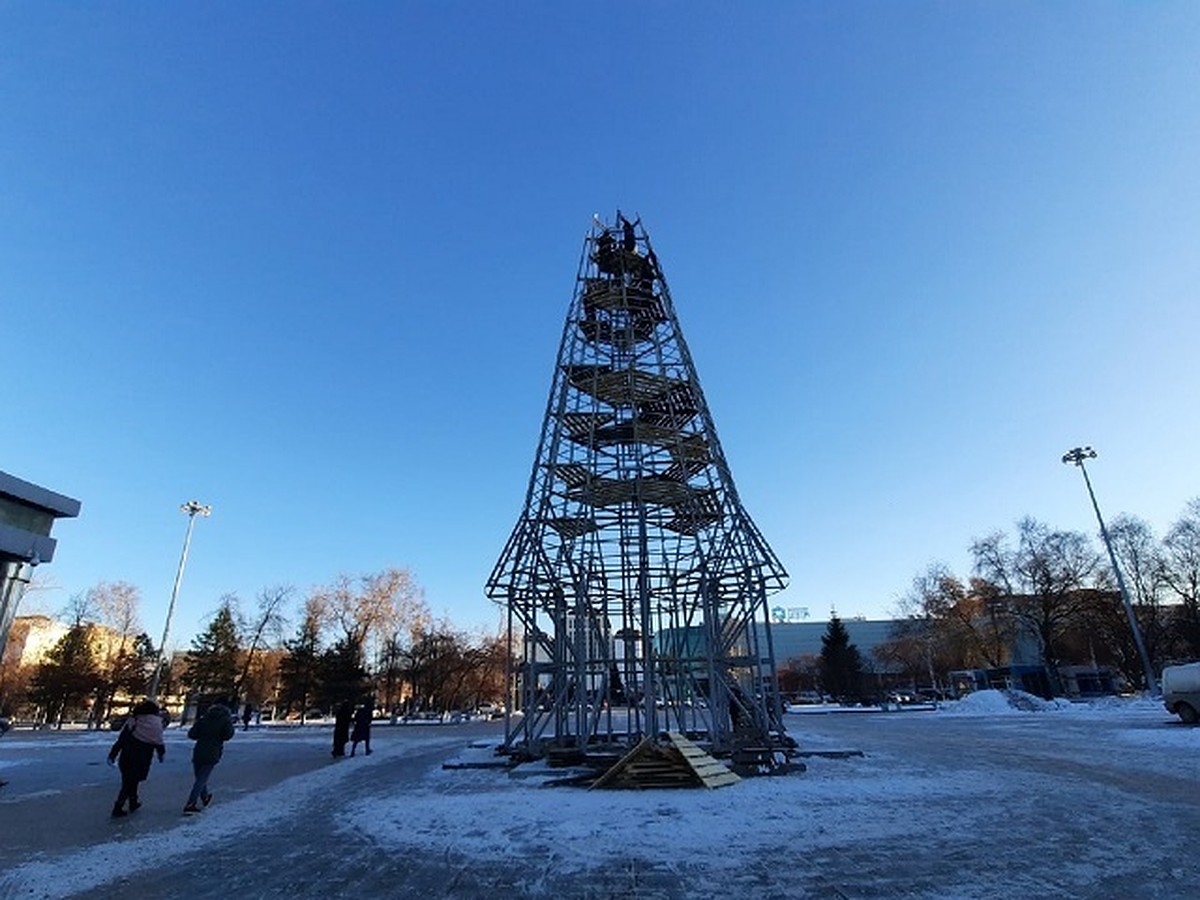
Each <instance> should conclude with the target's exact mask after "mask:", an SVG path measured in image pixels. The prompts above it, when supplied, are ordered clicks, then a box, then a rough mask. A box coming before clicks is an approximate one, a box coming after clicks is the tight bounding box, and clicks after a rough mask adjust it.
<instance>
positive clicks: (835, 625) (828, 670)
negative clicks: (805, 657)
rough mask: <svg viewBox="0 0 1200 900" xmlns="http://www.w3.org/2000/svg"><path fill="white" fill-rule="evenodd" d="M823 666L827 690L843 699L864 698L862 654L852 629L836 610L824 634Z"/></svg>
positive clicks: (822, 674)
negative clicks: (852, 634)
mask: <svg viewBox="0 0 1200 900" xmlns="http://www.w3.org/2000/svg"><path fill="white" fill-rule="evenodd" d="M820 669H821V682H822V684H823V685H824V687H825V692H826V693H827V694H832V695H833V697H834V699H836V700H838V701H839V702H843V703H844V702H848V701H857V700H861V699H862V680H863V665H862V656H861V655H860V654H859V652H858V647H856V646H855V645H854V644H852V643H850V632H848V631H847V630H846V626H845V625H843V624H842V620H841V619H839V618H838V617H837V615H836V614H834V615H832V616H830V618H829V626H828V627H827V628H826V629H825V634H824V635H823V636H822V637H821V659H820Z"/></svg>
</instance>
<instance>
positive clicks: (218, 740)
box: [183, 703, 233, 813]
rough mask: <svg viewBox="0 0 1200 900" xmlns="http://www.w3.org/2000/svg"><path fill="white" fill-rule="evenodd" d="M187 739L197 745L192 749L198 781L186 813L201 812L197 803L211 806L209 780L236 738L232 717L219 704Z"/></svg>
mask: <svg viewBox="0 0 1200 900" xmlns="http://www.w3.org/2000/svg"><path fill="white" fill-rule="evenodd" d="M188 737H190V738H191V739H192V740H193V741H195V742H196V746H195V747H193V748H192V771H193V772H194V773H195V775H196V781H195V783H194V784H193V785H192V792H191V793H190V794H189V795H188V801H187V804H186V805H185V806H184V807H183V811H184V812H185V813H197V812H200V807H199V806H197V805H196V801H200V802H201V803H203V804H204V805H205V806H208V804H210V803H212V794H211V793H210V792H209V790H208V777H209V776H210V775H211V774H212V771H213V769H215V768H216V767H217V763H219V762H220V761H221V751H222V750H224V748H225V742H226V741H227V740H229V739H230V738H231V737H233V716H231V715H230V714H229V710H228V709H227V708H226V707H224V706H222V705H221V704H220V703H215V704H213V705H212V706H210V707H209V708H208V712H206V713H205V714H204V716H203V718H200V719H197V720H196V723H195V724H194V725H193V726H192V727H191V728H189V729H188Z"/></svg>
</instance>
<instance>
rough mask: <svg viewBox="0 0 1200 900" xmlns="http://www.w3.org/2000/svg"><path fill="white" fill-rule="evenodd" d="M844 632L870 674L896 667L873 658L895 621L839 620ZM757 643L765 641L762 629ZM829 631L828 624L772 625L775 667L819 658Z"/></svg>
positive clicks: (888, 638)
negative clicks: (793, 660) (794, 660)
mask: <svg viewBox="0 0 1200 900" xmlns="http://www.w3.org/2000/svg"><path fill="white" fill-rule="evenodd" d="M841 622H842V624H843V625H844V626H846V632H847V633H848V634H849V635H850V643H852V644H853V645H854V646H855V647H857V648H858V652H859V653H860V654H861V655H862V658H863V663H864V664H865V665H866V667H867V669H869V670H870V671H873V672H888V671H891V670H892V669H894V668H895V667H894V666H893V665H892V664H890V663H884V662H883V661H882V660H880V659H878V658H877V657H876V656H875V648H876V647H878V646H879V645H880V644H884V643H886V642H887V641H888V640H890V639H891V637H892V629H893V628H895V626H896V625H897V624H898V622H899V620H897V619H842V620H841ZM758 629H759V632H760V635H759V643H760V644H762V642H763V641H764V640H765V635H764V634H762V632H763V631H764V629H763V626H762V625H761V624H759V626H758ZM828 629H829V623H828V622H796V621H787V622H778V621H777V622H772V623H771V640H772V641H773V642H774V644H775V664H776V665H778V666H782V665H783V664H784V663H786V662H787V661H788V660H789V659H797V658H799V657H801V656H820V655H821V638H823V637H824V636H825V632H826V631H827V630H828Z"/></svg>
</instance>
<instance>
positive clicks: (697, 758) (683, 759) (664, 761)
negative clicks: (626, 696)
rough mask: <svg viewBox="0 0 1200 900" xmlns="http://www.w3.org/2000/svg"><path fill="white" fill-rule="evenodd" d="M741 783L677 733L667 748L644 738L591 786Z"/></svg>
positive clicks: (619, 786) (697, 785)
mask: <svg viewBox="0 0 1200 900" xmlns="http://www.w3.org/2000/svg"><path fill="white" fill-rule="evenodd" d="M736 781H741V779H740V778H739V777H738V776H737V775H735V774H734V773H733V772H730V771H729V769H727V768H726V767H725V766H724V765H723V764H722V763H720V762H718V761H717V760H715V759H713V758H712V757H711V756H709V755H708V754H707V753H705V752H704V751H703V750H701V749H700V748H699V747H697V746H696V745H695V744H693V743H692V742H691V741H689V740H688V739H687V738H685V737H684V736H683V735H681V734H679V733H678V732H669V733H668V734H667V745H666V746H662V745H659V744H658V743H657V742H656V741H655V740H654V739H653V738H652V737H645V738H643V739H642V740H641V741H640V742H639V743H638V745H637V746H636V747H634V748H633V749H632V750H630V751H629V752H628V753H626V754H625V755H624V756H623V757H621V759H619V760H618V761H617V762H616V763H615V764H614V765H613V766H612V767H611V768H609V770H608V771H607V772H605V773H604V774H603V775H601V776H600V777H599V778H597V779H596V780H595V781H594V782H592V785H591V787H589V788H588V790H594V789H596V788H669V787H707V788H718V787H724V786H726V785H729V784H733V783H734V782H736Z"/></svg>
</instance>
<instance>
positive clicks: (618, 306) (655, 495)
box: [487, 213, 792, 768]
mask: <svg viewBox="0 0 1200 900" xmlns="http://www.w3.org/2000/svg"><path fill="white" fill-rule="evenodd" d="M786 579H787V573H786V572H785V571H784V569H783V566H782V565H781V564H780V563H779V560H778V559H776V557H775V555H774V554H773V553H772V551H771V549H770V548H769V547H768V546H767V543H766V541H765V540H764V539H763V537H762V535H761V534H760V533H759V531H758V529H757V528H756V527H755V525H754V523H753V522H752V521H751V519H750V516H749V515H748V514H747V512H746V511H745V509H744V508H743V507H742V504H741V501H740V499H739V498H738V494H737V489H736V488H735V486H734V483H733V476H732V475H731V473H730V470H729V466H728V464H727V463H726V461H725V456H724V453H723V452H722V450H721V445H720V442H719V440H718V439H717V432H716V428H715V426H714V424H713V420H712V416H711V415H710V413H709V410H708V406H707V404H706V402H705V399H704V393H703V391H702V390H701V389H700V382H699V379H698V377H697V374H696V367H695V365H694V364H693V362H692V358H691V355H690V353H689V351H688V348H687V344H686V343H685V342H684V338H683V333H682V331H681V330H680V327H679V322H678V320H677V318H676V315H675V309H674V305H673V304H672V301H671V295H670V291H669V290H668V288H667V282H666V278H665V277H664V275H663V272H662V269H661V267H660V265H659V262H658V259H657V257H656V255H655V253H654V250H653V248H652V247H651V245H650V239H649V236H648V235H647V234H646V232H645V230H644V229H643V228H641V227H640V222H629V221H628V220H626V219H625V218H624V217H622V216H621V215H620V213H618V215H617V221H616V223H615V224H613V225H611V226H610V225H606V224H603V223H601V222H599V221H598V220H597V221H596V222H595V224H594V226H593V228H592V229H591V231H590V232H589V234H588V235H587V237H586V238H585V241H584V247H583V255H582V260H581V263H580V267H579V272H578V276H577V278H576V288H575V293H574V297H573V299H572V301H571V305H570V308H569V310H568V312H567V318H566V323H565V326H564V329H563V336H562V342H561V345H560V348H559V353H558V360H557V365H556V366H555V370H554V378H553V381H552V384H551V388H550V396H549V400H548V402H547V406H546V414H545V419H544V422H543V425H542V431H541V438H540V440H539V442H538V449H537V456H536V459H535V460H534V465H533V472H532V475H531V477H530V481H529V488H528V491H527V493H526V499H525V507H524V510H523V512H522V514H521V517H520V520H519V521H518V522H517V525H516V527H515V528H514V530H513V532H512V536H511V537H510V538H509V541H508V544H507V546H506V547H505V548H504V551H503V553H502V555H501V557H500V559H499V561H498V562H497V564H496V567H495V570H494V571H493V573H492V575H491V577H490V578H489V580H488V583H487V592H488V596H490V597H492V598H493V599H496V600H499V601H503V602H505V603H506V604H507V608H508V628H509V639H510V646H511V647H512V648H513V650H514V654H513V661H512V665H511V667H510V687H511V695H512V698H513V703H514V704H515V707H516V708H517V709H519V710H520V711H521V713H522V715H520V716H510V718H509V720H508V724H507V729H506V740H505V745H504V748H505V749H506V750H507V751H508V752H510V753H511V754H513V755H514V756H519V757H527V758H539V757H542V756H545V755H547V754H558V755H562V756H571V755H573V754H575V755H577V754H582V755H585V756H586V755H587V754H591V753H598V754H606V753H607V754H611V753H620V752H623V751H625V750H627V749H628V748H629V747H632V746H634V745H636V744H637V743H638V742H639V741H641V740H643V739H644V738H646V737H650V738H652V739H658V738H659V737H660V736H665V734H666V733H667V732H668V731H674V732H677V733H679V734H682V735H686V736H687V737H688V738H690V739H692V740H694V741H696V742H697V743H698V744H700V745H701V746H702V747H703V748H704V749H705V750H707V751H709V752H711V753H713V754H714V755H722V756H729V757H732V758H734V759H735V761H740V762H749V763H750V764H753V765H755V766H757V767H759V768H763V767H766V768H771V767H773V766H774V765H775V764H776V763H777V762H782V761H783V759H782V756H783V755H784V754H785V752H786V749H787V748H788V747H790V746H792V744H791V741H790V740H789V739H788V738H787V736H786V735H785V734H784V729H783V725H782V719H781V712H782V708H781V704H780V701H779V696H778V690H777V686H776V680H775V668H774V658H773V653H772V648H771V637H770V622H769V620H768V615H767V597H768V596H769V595H770V594H771V593H773V592H775V591H778V590H779V589H781V588H782V587H783V586H784V584H785V583H786Z"/></svg>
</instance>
